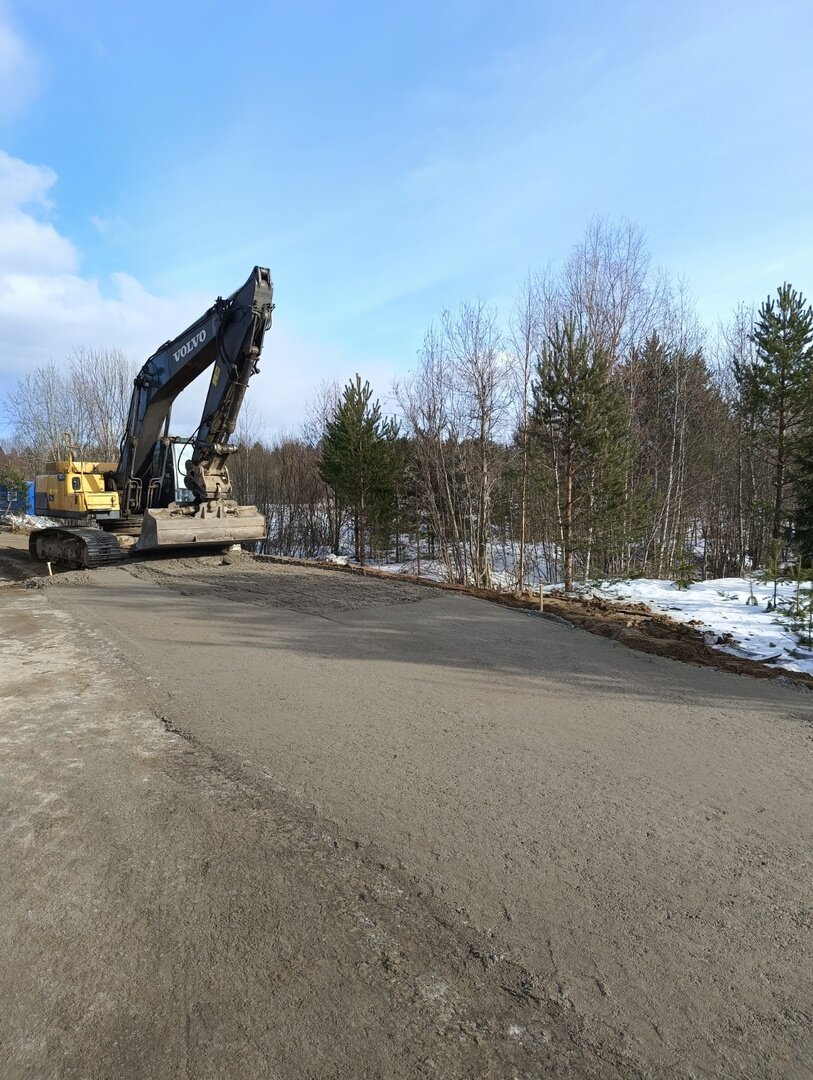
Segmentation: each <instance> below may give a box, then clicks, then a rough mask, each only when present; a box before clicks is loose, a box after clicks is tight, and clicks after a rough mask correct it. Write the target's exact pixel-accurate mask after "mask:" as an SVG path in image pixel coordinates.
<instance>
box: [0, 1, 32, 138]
mask: <svg viewBox="0 0 813 1080" xmlns="http://www.w3.org/2000/svg"><path fill="white" fill-rule="evenodd" d="M39 81H40V76H39V62H38V60H37V58H36V56H35V55H34V53H33V52H32V51H31V50H30V49H29V47H28V45H27V44H26V43H25V41H23V39H22V38H21V37H20V35H19V34H18V33H17V32H16V31H15V30H14V28H13V26H12V25H11V23H10V21H9V19H8V17H7V15H6V13H5V12H4V11H3V8H2V5H1V4H0V116H3V117H7V116H13V115H15V114H16V113H17V112H19V111H20V109H22V108H23V106H24V105H26V104H27V103H28V102H29V101H30V100H31V98H32V97H33V96H34V95H35V94H36V92H37V89H38V88H39Z"/></svg>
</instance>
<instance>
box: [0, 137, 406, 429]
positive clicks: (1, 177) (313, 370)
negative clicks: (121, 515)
mask: <svg viewBox="0 0 813 1080" xmlns="http://www.w3.org/2000/svg"><path fill="white" fill-rule="evenodd" d="M56 180H57V177H56V173H54V171H53V170H52V169H49V168H46V167H43V166H37V165H31V164H28V163H27V162H24V161H20V160H19V159H17V158H13V157H11V156H10V155H8V154H6V153H3V152H2V151H0V399H2V397H3V396H4V393H5V392H6V391H7V390H8V389H10V388H11V387H12V386H13V385H14V382H15V381H16V379H18V378H20V377H21V376H24V375H25V374H26V373H27V372H29V371H31V370H32V369H33V368H35V367H37V366H39V365H41V364H46V363H49V362H50V361H51V360H53V361H54V362H56V363H57V364H59V363H61V362H62V361H63V360H65V359H66V358H67V357H69V356H70V354H71V353H72V352H73V350H74V349H76V348H77V347H79V346H86V347H90V348H92V347H94V346H95V347H118V348H121V349H123V350H124V352H125V353H127V354H128V355H131V356H133V357H134V358H135V359H136V361H138V362H139V363H140V362H142V361H143V360H146V359H147V357H148V356H149V355H150V354H151V353H152V352H154V351H155V349H156V348H157V347H158V346H159V345H160V344H161V343H162V342H163V341H166V340H167V339H168V338H172V337H175V336H176V335H178V334H180V333H181V332H182V331H183V329H184V328H185V327H186V326H188V325H189V324H190V323H191V322H193V321H194V320H195V319H197V318H198V316H199V315H201V314H202V313H203V312H204V311H205V310H206V308H208V307H209V305H210V304H211V303H212V302H213V301H214V299H215V296H216V294H217V293H218V292H219V293H221V294H222V295H228V294H229V293H230V292H231V291H232V290H233V289H234V288H236V287H237V286H238V285H240V281H223V282H217V283H215V286H214V288H213V289H212V291H211V292H209V291H207V292H206V293H203V292H200V291H198V292H186V293H183V294H180V295H175V296H170V297H164V296H157V295H155V294H154V293H151V292H150V291H149V290H148V289H146V288H145V287H144V286H143V285H142V284H141V283H140V282H139V281H137V280H136V279H135V278H134V277H132V276H131V275H130V274H126V273H114V274H111V275H110V276H109V278H105V279H98V278H95V277H90V276H85V275H83V274H82V273H81V272H80V262H81V260H80V253H79V252H78V251H77V249H76V247H75V246H74V244H72V243H71V241H70V240H69V239H68V238H66V237H65V236H62V235H61V234H60V233H59V232H58V231H57V230H56V229H55V228H54V226H53V225H52V224H51V223H50V222H49V221H48V220H47V217H48V213H49V211H50V209H51V207H52V201H51V192H52V189H53V187H54V185H55V184H56ZM246 269H247V271H248V270H249V269H250V267H247V268H246ZM260 368H261V374H260V375H258V376H257V377H256V378H255V379H254V380H253V381H252V385H251V390H250V395H249V400H250V402H251V404H252V405H253V406H254V408H255V411H256V412H257V414H259V417H260V419H261V422H262V425H263V428H264V429H265V431H266V433H269V434H270V433H271V432H273V431H280V430H287V431H292V430H295V429H297V428H299V426H300V424H301V423H302V420H303V418H304V414H305V404H306V402H307V400H308V398H310V397H311V395H312V394H313V392H314V388H315V387H316V386H317V385H318V383H319V382H320V381H321V380H322V379H328V378H333V377H335V378H337V379H338V380H339V381H340V382H342V383H344V382H345V381H346V380H347V379H348V378H350V377H351V376H352V375H353V373H354V371H355V367H354V364H353V362H352V361H350V360H348V358H347V357H346V355H345V354H344V353H342V352H341V351H339V350H337V349H335V348H325V347H324V346H322V345H319V344H318V343H313V342H307V341H305V340H303V339H301V338H298V337H297V336H296V334H292V333H291V332H289V331H288V330H287V329H286V328H285V326H284V322H283V325H282V326H280V325H279V324H278V323H277V322H276V319H275V324H274V326H272V328H271V330H270V332H269V334H268V335H267V337H266V341H265V348H264V351H263V356H262V358H261V361H260ZM364 370H365V377H367V376H368V375H369V377H370V378H371V379H372V378H373V375H370V370H371V365H370V364H366V365H365V368H364ZM389 375H390V372H389V370H387V371H386V373H384V372H381V379H380V380H379V381H378V383H377V384H376V389H377V392H381V391H383V384H384V381H385V376H386V378H387V380H388V377H389ZM206 381H207V380H206V379H205V377H202V378H201V379H200V380H198V383H199V384H201V385H198V384H197V383H196V384H195V385H194V387H191V388H190V389H189V390H188V391H186V392H185V393H184V395H183V396H182V397H181V398H180V399H179V400H178V402H177V403H176V407H175V409H174V410H173V428H174V429H175V430H176V431H177V433H178V434H183V433H184V432H185V431H187V430H188V431H191V430H192V429H193V428H194V427H196V425H197V422H198V420H199V419H200V410H201V408H202V404H203V399H204V397H205V391H206ZM379 388H380V391H379ZM2 426H3V416H2V405H1V403H0V433H1V430H2Z"/></svg>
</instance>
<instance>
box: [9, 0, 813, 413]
mask: <svg viewBox="0 0 813 1080" xmlns="http://www.w3.org/2000/svg"><path fill="white" fill-rule="evenodd" d="M811 56H813V4H811V3H810V2H809V0H807V2H803V0H787V2H781V0H780V2H775V3H772V4H770V5H766V4H764V3H763V4H752V3H749V2H740V3H726V2H720V3H694V2H686V3H682V4H665V3H652V2H649V3H631V2H627V3H624V2H617V3H614V4H606V3H597V2H581V3H578V2H577V3H571V4H567V5H564V4H560V3H557V4H551V3H545V2H538V3H529V2H519V0H516V2H512V0H508V2H503V3H501V4H496V3H487V2H484V0H469V2H465V3H464V2H462V0H435V2H434V3H431V4H430V3H424V2H415V3H412V4H410V5H399V6H398V7H396V6H395V5H388V4H380V3H377V4H374V3H366V2H364V3H349V4H348V3H344V4H338V3H327V2H313V3H310V4H299V5H297V4H281V3H262V2H259V0H244V2H242V3H240V4H234V3H230V4H226V3H225V2H215V0H194V2H192V0H164V2H163V3H160V4H159V3H154V2H152V0H141V2H139V3H138V4H110V3H109V0H108V2H105V3H102V2H97V0H76V2H71V3H68V2H67V0H24V2H23V0H0V152H2V153H1V154H0V395H2V393H3V392H4V391H5V390H6V389H7V388H8V386H9V384H10V381H13V380H14V378H16V377H18V376H19V375H20V374H22V373H24V372H25V371H26V370H28V369H30V367H31V366H32V365H35V364H37V363H41V362H42V361H43V360H47V359H48V358H49V357H53V359H54V360H56V361H61V360H62V359H63V358H64V356H65V355H66V354H67V353H68V352H69V351H70V349H71V348H72V347H74V346H79V345H89V344H90V345H94V344H95V345H118V346H121V347H123V348H124V349H125V350H127V351H128V352H131V353H132V354H133V355H134V356H136V357H138V358H139V359H143V358H146V356H147V355H148V354H149V352H150V351H151V350H152V349H153V348H154V347H155V346H157V345H158V344H159V343H160V342H161V341H163V340H164V339H165V338H166V337H168V336H174V335H175V334H176V333H179V332H180V331H181V330H182V329H183V328H184V326H185V325H186V324H187V323H188V322H189V321H191V320H192V319H193V318H195V317H196V316H197V315H198V314H199V313H200V311H202V310H203V308H204V307H205V306H206V305H208V304H209V303H210V302H211V300H212V299H213V298H214V296H215V295H217V294H218V293H228V292H230V291H232V290H233V289H234V288H236V287H237V286H238V285H239V284H240V283H241V282H242V281H243V280H244V279H245V277H246V276H247V274H248V272H249V271H250V269H251V267H252V266H253V265H254V264H255V263H260V264H264V265H268V266H270V267H271V269H272V272H273V276H274V280H275V286H276V300H277V312H276V322H275V325H274V328H273V330H272V332H271V336H270V337H269V338H268V339H267V343H266V355H265V362H264V364H263V365H262V367H263V371H262V374H261V375H260V376H259V377H258V379H257V380H255V382H254V383H253V385H252V391H251V393H252V400H254V402H255V404H257V405H258V406H259V408H260V411H261V413H262V416H263V418H264V420H265V422H266V424H267V425H268V427H269V428H270V429H279V428H281V427H293V426H296V425H297V424H298V423H299V421H300V420H301V418H302V409H303V405H304V401H305V399H306V398H307V396H308V395H309V394H310V393H311V391H312V388H313V387H314V386H315V385H316V384H317V383H318V382H319V381H320V380H321V379H323V378H332V377H337V378H339V379H340V380H344V379H346V378H347V377H349V376H350V375H352V374H353V372H355V371H356V370H358V371H359V372H360V373H361V374H362V376H364V377H369V378H370V379H371V381H372V382H373V385H374V387H375V389H376V390H377V391H378V392H379V393H380V394H381V395H382V396H385V395H386V393H387V390H388V383H389V381H390V378H391V376H392V375H393V374H396V373H403V372H404V371H406V370H407V369H408V368H409V366H410V364H411V363H412V361H413V358H414V356H415V352H416V350H417V348H418V347H419V345H420V342H421V339H422V336H423V331H424V329H425V327H426V325H427V324H428V322H429V321H430V320H431V319H432V318H434V317H435V316H436V315H437V314H438V312H439V311H440V310H441V309H442V308H443V307H444V306H445V305H455V304H456V303H457V302H458V301H459V300H461V299H464V298H467V297H472V296H475V295H481V296H485V297H487V298H489V299H492V300H494V301H495V302H496V303H497V304H499V305H500V306H501V307H503V308H506V309H507V307H508V306H509V304H510V298H511V296H512V294H513V292H514V291H515V287H516V283H517V281H518V280H519V279H520V278H522V277H523V276H524V274H525V272H526V270H527V268H528V267H538V268H542V267H544V266H545V265H547V264H548V263H550V262H551V261H554V262H556V261H558V260H560V259H561V258H563V257H564V256H565V255H566V254H567V252H568V250H569V249H570V248H571V247H572V245H573V244H574V243H576V242H577V241H578V240H579V239H580V238H581V236H582V234H583V232H584V228H585V225H586V223H587V221H588V219H589V218H590V217H591V216H592V215H593V214H595V213H600V214H604V215H607V216H608V217H610V218H621V217H626V218H629V219H631V220H633V221H635V222H637V223H638V224H639V225H640V226H641V227H642V228H643V229H644V231H645V232H646V234H647V237H648V241H649V246H650V249H651V252H652V256H653V259H654V260H655V262H657V263H658V264H661V265H663V266H664V267H666V268H668V269H669V270H671V271H672V272H673V273H675V274H677V275H682V276H684V277H685V278H686V279H687V281H688V284H689V286H690V289H691V291H692V292H693V293H694V295H695V296H696V297H697V300H698V306H699V310H700V314H701V316H702V318H703V319H704V320H705V321H706V322H707V323H709V324H710V325H713V324H714V323H715V322H716V320H717V319H718V318H726V317H727V316H728V315H729V313H730V311H731V309H732V308H733V307H734V305H735V304H736V303H738V302H739V301H747V302H759V301H761V300H762V299H763V297H764V296H765V295H766V294H767V293H768V292H769V291H772V290H773V289H774V288H775V287H776V286H777V285H778V284H779V283H780V282H781V281H782V280H783V279H789V280H790V281H792V282H793V284H794V285H796V286H797V287H799V288H801V289H802V290H803V291H804V292H805V293H806V294H807V295H808V296H810V295H811V294H813V259H811V254H813V210H811V205H813V200H812V199H811V192H813V143H812V142H811V139H810V136H809V117H810V113H811V106H813V100H812V99H813V76H812V75H811V70H812V67H811V60H810V58H811Z"/></svg>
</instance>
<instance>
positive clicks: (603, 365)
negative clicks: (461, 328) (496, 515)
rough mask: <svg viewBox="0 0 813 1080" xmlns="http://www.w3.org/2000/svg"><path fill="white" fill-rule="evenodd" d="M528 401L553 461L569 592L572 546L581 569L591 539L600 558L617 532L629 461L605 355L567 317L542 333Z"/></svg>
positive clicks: (622, 411)
mask: <svg viewBox="0 0 813 1080" xmlns="http://www.w3.org/2000/svg"><path fill="white" fill-rule="evenodd" d="M533 399H534V409H533V417H532V426H533V434H534V439H535V442H536V445H537V447H538V448H541V450H542V453H543V459H547V460H549V461H551V462H552V463H553V469H552V472H553V481H554V497H555V501H556V508H557V516H558V520H559V533H560V540H561V547H562V556H563V564H564V579H565V580H564V584H565V589H566V590H567V591H571V590H572V588H573V578H574V574H575V556H576V554H577V552H581V553H582V555H583V556H584V557H585V558H584V563H585V569H586V571H587V569H588V567H589V555H590V553H591V551H592V550H593V547H594V545H596V543H597V542H598V543H599V544H600V546H601V548H602V549H603V553H604V554H605V557H606V554H607V551H606V549H607V547H608V545H610V544H612V540H613V534H614V532H617V531H618V530H617V526H618V522H619V521H620V515H621V513H622V511H623V502H624V482H625V476H626V469H627V465H628V435H627V432H628V423H627V418H626V405H625V402H624V399H623V397H622V395H621V393H620V391H619V388H618V386H617V385H616V380H615V379H614V376H613V372H612V363H611V359H610V356H609V354H608V353H607V352H606V351H605V350H604V349H603V348H602V347H601V346H600V345H598V344H595V343H593V342H592V341H591V340H590V338H588V337H587V335H585V334H584V333H582V332H581V331H580V330H578V329H577V323H576V319H575V318H574V317H573V316H569V317H567V318H565V319H563V320H562V321H561V322H559V323H558V324H557V325H556V326H555V327H554V329H553V330H552V331H551V332H550V334H549V335H548V338H547V342H546V344H545V346H544V348H543V350H542V354H541V356H540V357H539V359H538V363H537V380H536V381H535V382H534V384H533Z"/></svg>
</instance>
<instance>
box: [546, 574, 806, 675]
mask: <svg viewBox="0 0 813 1080" xmlns="http://www.w3.org/2000/svg"><path fill="white" fill-rule="evenodd" d="M752 587H753V595H754V596H755V597H756V599H757V605H756V606H755V607H754V606H749V605H747V604H746V601H747V600H748V598H749V596H750V595H751V588H752ZM809 587H810V586H803V588H804V589H805V590H806V589H807V588H809ZM555 588H556V587H555V586H551V589H546V592H548V591H551V590H552V589H555ZM579 591H580V592H581V593H582V594H583V595H584V594H587V595H592V596H596V597H601V598H602V599H605V600H616V601H625V602H627V603H630V602H632V603H636V604H646V605H647V607H649V608H651V609H652V610H653V611H657V612H661V613H663V614H664V615H668V616H669V618H670V619H674V620H675V622H684V623H691V624H692V625H694V626H696V627H697V629H698V630H699V631H700V632H701V633H702V634H704V636H705V637H706V640H707V641H708V643H709V644H710V645H714V646H715V647H716V648H719V649H722V650H723V651H725V652H729V653H733V654H734V655H735V656H742V657H746V658H747V659H749V660H763V661H766V662H768V663H771V664H774V665H776V666H777V667H783V668H788V669H789V670H790V671H805V672H808V674H813V650H811V649H807V648H804V647H803V646H801V645H800V644H799V642H798V639H797V637H796V635H795V634H794V633H793V632H792V630H790V629H789V628H788V627H787V626H786V625H784V623H783V622H782V621H781V620H780V619H779V618H778V615H777V614H776V612H774V611H766V607H767V605H768V602H769V601H773V595H774V583H773V581H757V580H755V581H753V582H751V583H749V581H748V579H747V578H717V579H716V580H713V581H700V582H696V583H695V584H693V585H690V586H689V588H688V589H679V588H678V587H677V586H676V585H675V584H674V582H672V581H663V580H658V579H656V578H633V579H631V580H628V581H602V582H592V583H591V584H590V585H589V586H585V587H584V588H583V589H580V590H579ZM795 595H796V583H795V582H782V581H780V582H779V585H778V587H777V598H778V599H779V600H785V601H791V600H793V598H794V597H795Z"/></svg>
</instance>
